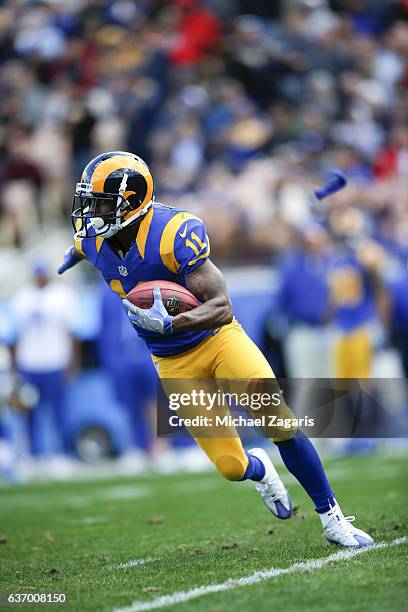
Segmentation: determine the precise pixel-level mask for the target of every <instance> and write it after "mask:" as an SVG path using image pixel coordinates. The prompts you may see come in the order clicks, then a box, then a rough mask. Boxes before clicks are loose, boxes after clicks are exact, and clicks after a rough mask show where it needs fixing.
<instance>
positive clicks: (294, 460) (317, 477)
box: [275, 432, 334, 514]
mask: <svg viewBox="0 0 408 612" xmlns="http://www.w3.org/2000/svg"><path fill="white" fill-rule="evenodd" d="M275 444H276V446H277V447H278V449H279V452H280V455H281V457H282V460H283V462H284V464H285V465H286V467H287V468H288V470H289V472H290V473H291V474H293V476H294V477H295V478H296V479H297V480H298V481H299V482H300V484H301V485H302V487H303V488H304V490H305V491H306V493H307V494H308V495H309V497H311V498H312V500H313V501H314V504H315V507H316V512H318V513H319V514H321V513H322V512H328V511H329V510H330V504H332V505H333V500H334V493H333V491H332V489H331V487H330V484H329V481H328V480H327V476H326V473H325V471H324V468H323V466H322V463H321V461H320V458H319V455H318V454H317V452H316V449H315V447H314V446H313V444H312V443H311V441H310V440H309V438H308V437H306V436H305V435H304V433H302V432H298V433H297V434H296V435H295V436H294V437H293V438H292V439H291V440H286V441H285V442H275Z"/></svg>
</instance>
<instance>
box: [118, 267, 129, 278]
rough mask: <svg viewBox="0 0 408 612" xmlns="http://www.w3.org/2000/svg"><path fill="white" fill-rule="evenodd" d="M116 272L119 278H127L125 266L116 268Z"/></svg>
mask: <svg viewBox="0 0 408 612" xmlns="http://www.w3.org/2000/svg"><path fill="white" fill-rule="evenodd" d="M118 270H119V274H120V275H121V276H127V275H128V270H127V268H126V266H118Z"/></svg>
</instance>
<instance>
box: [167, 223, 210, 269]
mask: <svg viewBox="0 0 408 612" xmlns="http://www.w3.org/2000/svg"><path fill="white" fill-rule="evenodd" d="M160 254H161V258H162V261H163V263H164V264H165V266H166V267H167V268H168V269H169V270H170V271H171V272H173V273H174V274H180V275H182V276H186V275H187V274H190V272H192V271H193V270H196V269H197V268H198V267H199V266H201V265H202V264H203V263H204V262H205V261H206V259H208V257H209V255H210V241H209V239H208V236H207V232H206V229H205V225H204V223H203V222H202V221H201V219H199V218H198V217H195V216H194V215H191V214H190V213H187V212H184V211H182V212H179V213H178V214H177V215H175V216H174V217H173V218H172V219H171V220H170V221H169V222H168V223H167V225H166V227H165V228H164V231H163V234H162V237H161V241H160Z"/></svg>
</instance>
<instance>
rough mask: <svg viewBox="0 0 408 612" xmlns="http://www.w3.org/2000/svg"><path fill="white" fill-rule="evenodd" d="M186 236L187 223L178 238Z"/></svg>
mask: <svg viewBox="0 0 408 612" xmlns="http://www.w3.org/2000/svg"><path fill="white" fill-rule="evenodd" d="M186 234H187V223H186V224H185V226H184V230H183V231H182V232H179V235H180V238H185V237H186Z"/></svg>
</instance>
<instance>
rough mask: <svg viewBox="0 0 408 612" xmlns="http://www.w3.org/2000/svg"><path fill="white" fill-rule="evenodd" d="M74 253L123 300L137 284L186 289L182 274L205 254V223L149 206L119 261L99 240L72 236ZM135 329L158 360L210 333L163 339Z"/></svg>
mask: <svg viewBox="0 0 408 612" xmlns="http://www.w3.org/2000/svg"><path fill="white" fill-rule="evenodd" d="M75 247H76V249H77V250H78V251H79V252H80V253H81V254H82V255H84V256H85V257H86V258H87V259H88V261H90V262H91V263H92V264H93V265H94V266H95V267H96V268H97V269H98V270H99V272H100V273H101V274H102V276H103V278H104V279H105V281H106V282H107V283H108V285H109V286H110V287H111V289H112V290H113V291H114V292H115V293H117V294H118V296H119V297H120V298H121V299H122V298H124V297H126V295H127V294H128V293H129V291H130V290H131V289H133V288H134V287H135V286H136V285H137V284H138V283H143V282H145V281H153V280H157V281H160V280H166V281H172V282H174V283H178V284H179V285H182V286H183V287H185V286H186V276H187V275H188V274H189V273H190V272H192V271H193V270H196V269H197V268H198V267H199V266H200V265H202V264H203V263H204V262H205V261H206V259H207V258H208V256H209V254H210V243H209V240H208V236H207V233H206V229H205V226H204V223H203V222H202V221H201V219H199V218H198V217H195V216H194V215H192V214H190V213H188V212H186V211H183V210H180V209H178V208H172V207H170V206H165V205H164V204H159V203H158V202H154V204H153V206H152V207H151V208H150V210H149V212H148V213H147V214H146V215H145V216H144V217H143V219H142V221H141V223H140V226H139V230H138V233H137V236H136V239H135V242H134V243H133V245H132V246H131V248H130V249H129V251H128V252H127V253H126V255H125V257H124V258H123V259H121V258H120V257H119V255H117V254H116V253H115V252H114V251H113V249H112V248H111V247H110V245H109V242H108V240H106V239H104V238H103V236H90V237H88V238H78V237H76V238H75ZM134 328H135V330H136V331H137V333H138V334H139V336H141V338H142V339H143V340H144V341H145V342H146V344H147V346H148V348H149V350H150V352H151V353H152V354H153V355H157V356H159V357H167V356H171V355H178V354H180V353H184V352H185V351H188V350H189V349H191V348H193V347H195V346H197V344H199V343H200V342H201V341H202V340H204V338H206V337H207V336H209V335H211V334H213V333H214V332H213V331H212V330H207V331H191V332H183V333H179V334H169V335H163V334H158V333H155V332H151V331H147V330H145V329H142V328H140V327H138V326H134Z"/></svg>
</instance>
